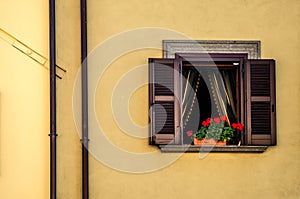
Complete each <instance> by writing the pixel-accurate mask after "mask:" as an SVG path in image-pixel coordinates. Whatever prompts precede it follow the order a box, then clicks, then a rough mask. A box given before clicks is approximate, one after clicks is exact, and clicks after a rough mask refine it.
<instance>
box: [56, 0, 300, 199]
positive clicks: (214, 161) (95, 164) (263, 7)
mask: <svg viewBox="0 0 300 199" xmlns="http://www.w3.org/2000/svg"><path fill="white" fill-rule="evenodd" d="M57 4H58V5H57V7H58V10H57V12H58V16H59V18H58V19H57V22H58V27H57V31H58V33H59V34H58V38H57V39H58V41H57V43H58V60H59V61H58V62H60V63H58V64H59V65H61V66H63V67H65V68H66V69H67V73H66V74H65V76H64V77H63V79H62V80H59V81H58V99H59V101H58V118H59V124H58V129H59V130H58V132H59V134H60V136H59V137H58V156H59V157H58V172H59V173H58V192H59V193H58V196H59V198H74V199H75V198H80V197H81V185H80V180H81V174H80V172H81V166H80V162H81V160H80V158H81V157H80V156H81V153H80V150H81V148H80V147H81V146H80V142H79V136H78V133H77V131H76V128H75V123H74V119H73V116H72V115H73V113H74V110H73V109H72V100H73V99H72V92H73V88H74V82H75V77H76V73H77V71H78V69H79V67H80V50H79V49H80V43H79V41H80V33H79V32H80V26H79V19H80V15H79V4H78V2H77V1H73V0H66V1H58V2H57ZM299 25H300V2H299V1H296V0H292V1H280V0H277V1H272V0H264V1H261V0H251V1H248V0H244V1H238V0H233V1H222V0H216V1H197V0H190V1H180V0H176V1H174V0H172V1H171V0H160V1H146V0H138V1H137V0H127V1H122V0H117V1H113V2H112V1H109V0H102V1H95V0H94V1H88V47H89V53H90V56H93V55H96V57H97V56H99V57H98V59H95V60H96V63H93V64H95V65H97V63H98V62H99V64H100V63H102V61H103V60H106V58H107V57H106V56H105V55H108V56H111V55H114V57H113V58H114V59H112V60H111V63H108V64H107V66H108V67H107V70H105V72H104V74H103V76H102V77H101V78H99V79H97V87H96V91H94V90H92V91H90V90H89V92H93V94H95V95H94V99H95V106H94V105H92V106H94V107H92V108H93V109H94V110H95V113H96V116H97V119H98V122H99V123H98V124H100V125H101V127H102V130H103V132H104V133H105V136H106V137H107V138H108V139H109V140H110V141H111V143H113V144H114V145H115V146H116V147H119V149H121V151H122V152H124V151H129V152H131V153H133V154H135V155H136V154H142V153H150V152H155V151H157V148H155V147H150V146H148V144H147V139H146V138H143V139H140V138H136V137H133V134H134V135H135V136H136V135H138V134H139V133H140V135H141V136H143V135H145V134H143V132H144V131H142V130H141V132H133V131H128V132H126V133H125V131H126V130H124V129H123V130H122V129H121V127H120V125H119V124H118V123H117V122H118V120H117V119H116V118H117V116H118V115H116V114H115V115H114V114H113V111H112V107H113V106H114V105H112V99H113V97H114V95H115V91H114V89H116V88H118V86H120V85H119V84H123V83H125V84H126V83H129V82H131V81H132V82H135V81H136V82H145V81H147V70H136V69H137V68H138V67H139V66H147V59H148V57H161V56H162V53H161V49H145V48H141V49H139V50H138V49H136V46H135V43H134V42H132V41H131V40H119V41H118V42H119V43H118V44H119V45H113V46H110V47H109V46H107V47H106V48H104V49H105V53H108V54H104V55H103V54H102V56H103V57H101V54H97V49H98V50H99V49H101V48H102V47H103V46H104V44H103V43H102V42H104V41H111V39H112V36H114V35H115V34H121V35H123V34H126V33H128V31H131V30H133V29H136V28H144V27H159V28H161V29H162V30H166V29H168V30H174V31H177V32H179V33H183V34H185V35H187V37H189V38H190V39H195V40H197V39H199V40H260V41H261V43H262V57H263V58H273V59H275V60H276V61H277V71H276V76H277V80H276V83H277V89H276V91H277V116H278V117H277V127H278V144H277V146H275V147H269V148H268V150H267V151H266V152H264V153H262V154H232V153H214V154H208V155H207V156H206V157H205V158H199V154H197V153H194V154H191V153H190V154H183V155H182V156H181V157H180V158H179V159H177V160H176V161H175V162H173V163H172V164H170V165H169V166H165V167H163V168H162V169H158V170H157V171H153V172H145V173H140V174H136V173H130V172H126V171H125V172H124V171H119V170H118V168H119V167H122V166H124V165H126V164H127V163H126V160H124V159H122V158H123V157H121V158H120V159H119V157H118V156H117V155H118V154H116V156H114V155H112V154H111V159H110V160H111V161H112V162H109V163H108V162H107V161H102V162H100V161H99V159H101V158H99V154H100V155H101V154H102V153H104V154H105V153H106V154H107V153H108V154H109V152H108V151H107V152H106V151H105V149H104V150H102V151H97V149H96V148H97V147H98V146H99V145H104V143H103V142H102V141H101V140H100V139H99V140H96V141H95V140H93V139H94V138H91V139H92V140H91V143H98V145H92V146H91V148H92V154H91V155H90V198H93V199H97V198H101V199H103V198H107V199H111V198H128V199H129V198H200V197H201V198H202V197H203V198H246V199H248V198H249V199H250V198H291V199H299V197H300V172H299V169H300V159H299V157H298V156H299V153H300V145H299V141H300V124H299V122H298V121H299V119H300V116H299V115H300V106H299V104H298V101H299V98H300V93H299V91H300V88H299V87H300V80H299V78H298V77H299V73H300V68H299V64H300V61H299V59H298V57H299V54H300V48H299V45H300V28H299ZM135 36H136V39H137V40H139V39H140V38H142V37H146V36H145V35H139V34H137V35H135ZM156 36H157V35H155V36H153V38H152V40H150V41H149V42H150V43H151V42H152V41H153V45H157V42H159V45H160V44H161V39H178V37H177V36H168V37H167V36H166V37H163V36H162V37H163V38H160V37H158V38H157V37H156ZM114 39H115V37H113V40H114ZM158 40H159V41H158ZM147 44H148V43H147V42H145V44H143V45H145V46H146V45H147ZM124 46H129V47H132V48H131V49H132V50H133V51H131V52H127V53H125V54H121V53H120V49H122V48H123V47H124ZM118 53H119V54H118ZM91 62H93V61H91ZM99 67H100V66H99ZM132 71H135V72H136V74H135V76H132V77H133V78H129V79H128V80H127V81H128V82H126V81H125V80H124V79H126V77H127V76H128V75H129V73H130V72H132ZM90 75H91V74H90ZM122 81H123V82H122ZM120 82H121V83H120ZM128 85H129V84H128ZM115 87H116V88H115ZM147 89H148V88H147V86H145V85H143V86H142V85H141V86H140V87H139V88H137V89H136V90H131V92H132V95H131V97H130V98H129V100H128V104H127V105H126V106H125V107H123V108H124V109H121V110H123V114H124V113H125V115H128V114H127V107H129V115H130V117H131V119H132V120H133V121H134V122H135V123H136V124H138V125H140V126H144V127H146V126H147V121H148V110H147V106H148V105H147V103H148V102H147V100H148V93H147ZM119 92H120V93H121V94H120V96H121V97H122V95H123V96H126V95H127V94H128V91H126V90H124V91H123V92H122V91H121V90H119ZM120 99H121V98H120ZM119 114H121V113H120V112H119ZM103 151H104V152H103ZM172 156H174V154H164V155H161V154H160V157H161V158H162V159H164V158H170V157H172ZM128 161H129V160H128ZM156 161H157V162H156ZM114 163H116V166H113V164H114ZM143 164H144V165H151V164H157V165H161V162H160V161H159V160H158V159H155V160H154V159H153V160H152V159H151V158H150V157H149V158H148V159H146V160H145V162H144V163H141V165H143ZM137 167H138V166H137ZM157 167H159V166H157ZM145 168H146V166H145ZM145 170H147V169H145Z"/></svg>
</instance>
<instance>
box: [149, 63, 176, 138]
mask: <svg viewBox="0 0 300 199" xmlns="http://www.w3.org/2000/svg"><path fill="white" fill-rule="evenodd" d="M177 81H178V70H176V69H175V66H174V59H152V58H150V59H149V116H150V125H149V144H178V143H179V140H178V136H177V132H178V130H179V127H178V126H179V123H178V122H179V121H178V119H177V118H179V117H178V114H179V111H178V102H177V101H178V100H176V97H175V94H174V93H176V92H177V88H176V87H177V86H175V85H176V84H177Z"/></svg>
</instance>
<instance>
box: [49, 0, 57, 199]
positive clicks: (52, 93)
mask: <svg viewBox="0 0 300 199" xmlns="http://www.w3.org/2000/svg"><path fill="white" fill-rule="evenodd" d="M49 23H50V25H49V26H50V27H49V29H50V32H49V35H50V55H49V57H50V134H49V137H50V198H51V199H56V136H57V134H56V44H55V41H56V39H55V0H49Z"/></svg>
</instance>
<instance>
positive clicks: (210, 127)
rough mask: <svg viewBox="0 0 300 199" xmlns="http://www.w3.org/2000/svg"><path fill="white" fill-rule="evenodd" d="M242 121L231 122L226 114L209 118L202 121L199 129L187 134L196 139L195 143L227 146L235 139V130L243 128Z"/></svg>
mask: <svg viewBox="0 0 300 199" xmlns="http://www.w3.org/2000/svg"><path fill="white" fill-rule="evenodd" d="M243 128H244V125H243V124H241V123H233V124H231V125H230V124H229V121H228V118H227V117H226V116H221V117H216V118H207V119H206V120H205V121H203V122H202V126H201V127H200V129H199V130H197V131H196V132H195V133H193V132H192V131H191V130H190V131H188V132H187V136H188V137H191V138H192V139H193V140H194V145H221V146H225V145H226V143H227V142H228V141H231V140H233V138H234V136H235V131H237V130H239V131H241V130H243Z"/></svg>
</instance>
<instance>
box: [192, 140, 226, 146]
mask: <svg viewBox="0 0 300 199" xmlns="http://www.w3.org/2000/svg"><path fill="white" fill-rule="evenodd" d="M194 145H198V146H226V142H224V141H217V142H216V141H215V139H213V138H210V139H206V138H204V139H201V140H198V139H197V138H194Z"/></svg>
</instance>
